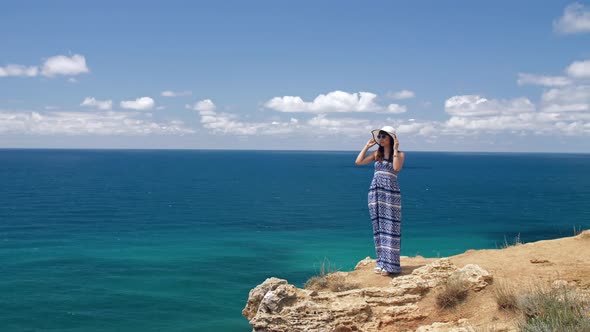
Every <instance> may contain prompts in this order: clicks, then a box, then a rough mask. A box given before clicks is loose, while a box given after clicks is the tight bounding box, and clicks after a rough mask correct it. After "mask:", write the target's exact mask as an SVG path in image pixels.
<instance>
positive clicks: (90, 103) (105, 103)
mask: <svg viewBox="0 0 590 332" xmlns="http://www.w3.org/2000/svg"><path fill="white" fill-rule="evenodd" d="M80 106H86V107H96V108H97V109H99V110H110V109H112V108H113V101H112V100H96V99H94V97H86V98H85V99H84V101H82V103H81V104H80Z"/></svg>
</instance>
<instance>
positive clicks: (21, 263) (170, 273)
mask: <svg viewBox="0 0 590 332" xmlns="http://www.w3.org/2000/svg"><path fill="white" fill-rule="evenodd" d="M357 153H358V152H356V151H350V152H310V151H288V152H280V151H170V150H168V151H163V150H160V151H158V150H0V181H1V184H2V186H1V187H0V201H1V202H2V204H1V206H0V294H2V296H0V330H1V331H204V330H207V331H250V330H251V329H250V327H249V325H248V322H247V320H246V319H244V318H243V317H242V316H241V310H242V309H243V307H244V305H245V304H246V300H247V297H248V292H249V290H250V289H251V288H253V287H255V286H256V285H258V284H259V283H261V282H262V281H264V280H265V279H266V278H267V277H270V276H275V277H279V278H284V279H287V280H288V281H289V282H291V283H293V284H295V285H297V286H302V285H303V284H304V283H305V281H306V280H307V279H308V278H309V277H311V276H313V275H314V274H317V273H318V272H319V267H320V265H321V263H322V261H323V260H324V259H328V260H329V262H330V265H331V266H332V267H333V268H338V269H342V270H350V269H352V268H353V267H354V266H355V264H356V263H357V262H358V261H359V260H361V259H363V258H364V257H366V256H372V257H373V256H374V251H373V247H372V233H371V224H370V219H369V215H368V210H367V206H366V204H367V190H368V186H369V183H370V181H371V178H372V175H373V174H372V165H366V166H360V167H359V166H355V165H354V159H355V158H356V155H357ZM406 155H407V157H406V163H405V165H404V169H403V170H402V172H401V173H400V176H399V183H400V186H401V190H402V195H403V221H402V255H416V254H419V255H423V256H427V257H437V256H448V255H453V254H457V253H461V252H463V251H465V250H466V249H470V248H474V249H478V248H497V247H500V246H501V245H502V244H503V243H504V241H506V240H507V241H509V242H510V241H513V240H514V238H515V237H516V236H517V235H519V234H520V238H521V240H522V241H524V242H529V241H536V240H541V239H551V238H557V237H562V236H571V235H572V234H573V228H574V227H577V228H583V229H587V228H590V209H589V207H588V206H589V205H588V202H589V201H590V172H588V169H590V155H589V154H501V153H433V152H411V151H407V152H406Z"/></svg>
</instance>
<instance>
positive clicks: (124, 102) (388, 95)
mask: <svg viewBox="0 0 590 332" xmlns="http://www.w3.org/2000/svg"><path fill="white" fill-rule="evenodd" d="M0 41H1V43H0V45H1V46H0V148H107V149H110V148H132V149H135V148H140V149H144V148H146V149H248V150H250V149H256V150H268V149H271V150H347V151H354V150H359V151H360V150H361V149H362V148H363V146H364V145H365V144H366V143H367V141H368V140H369V139H370V138H371V134H370V132H371V130H373V129H377V128H381V127H383V126H386V125H389V126H393V127H394V128H395V129H396V133H397V137H398V139H399V143H400V145H399V149H400V150H402V151H404V150H407V151H481V152H583V153H589V152H590V3H589V2H587V1H586V2H584V1H578V2H572V1H557V0H556V1H544V2H539V1H534V0H522V1H505V0H499V1H434V0H432V1H420V0H417V1H403V2H402V1H363V2H359V1H280V0H274V1H221V0H220V1H174V0H169V1H100V2H92V3H91V2H81V1H59V0H58V1H22V0H21V1H10V0H9V1H3V2H2V10H1V11H0Z"/></svg>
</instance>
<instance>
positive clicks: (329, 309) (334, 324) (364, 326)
mask: <svg viewBox="0 0 590 332" xmlns="http://www.w3.org/2000/svg"><path fill="white" fill-rule="evenodd" d="M365 266H374V261H373V260H371V259H369V258H367V259H365V260H363V261H361V262H360V263H359V265H357V268H356V269H355V270H358V269H360V268H362V267H365ZM328 278H330V276H328ZM449 278H457V279H458V280H461V282H463V283H464V284H466V285H468V286H467V287H468V288H469V289H472V290H473V291H479V290H481V289H483V288H485V287H486V286H487V285H488V284H489V283H491V282H492V280H493V278H492V276H491V275H490V274H489V273H488V272H487V271H485V270H484V269H482V268H481V267H479V266H477V265H474V264H469V265H466V266H465V267H462V268H457V266H455V265H454V264H453V263H451V261H450V260H449V259H448V258H443V259H439V260H436V261H434V262H432V263H430V264H427V265H425V266H422V267H420V268H417V269H414V270H413V271H412V273H411V274H408V275H401V276H397V277H394V278H391V281H390V282H389V284H388V285H387V286H385V287H365V288H359V289H352V290H348V291H343V292H332V291H315V290H306V289H298V288H297V287H295V286H293V285H290V284H289V283H288V282H287V281H286V280H283V279H277V278H269V279H267V280H266V281H264V282H263V283H262V284H261V285H259V286H257V287H256V288H254V289H253V290H252V291H251V292H250V296H249V298H248V304H247V305H246V308H245V309H244V311H243V315H244V316H245V317H246V318H248V320H249V321H250V324H251V325H252V327H253V329H254V331H284V332H287V331H289V332H293V331H335V330H336V331H338V330H340V331H348V330H350V331H379V330H381V329H382V328H383V327H385V326H386V325H392V324H395V323H396V322H400V321H415V320H419V319H421V318H425V317H427V316H428V315H429V312H428V311H427V310H424V309H422V308H420V307H419V306H418V305H417V303H418V302H419V301H420V300H422V298H423V297H424V295H425V294H427V293H428V292H429V291H430V290H431V289H433V288H434V287H436V286H438V285H440V284H441V283H444V282H446V280H447V279H449Z"/></svg>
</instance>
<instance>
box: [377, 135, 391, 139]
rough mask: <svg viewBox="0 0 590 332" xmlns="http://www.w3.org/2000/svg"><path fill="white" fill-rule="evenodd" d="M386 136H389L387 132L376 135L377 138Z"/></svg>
mask: <svg viewBox="0 0 590 332" xmlns="http://www.w3.org/2000/svg"><path fill="white" fill-rule="evenodd" d="M387 136H389V135H387V134H379V135H377V138H378V139H382V138H385V137H387Z"/></svg>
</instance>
